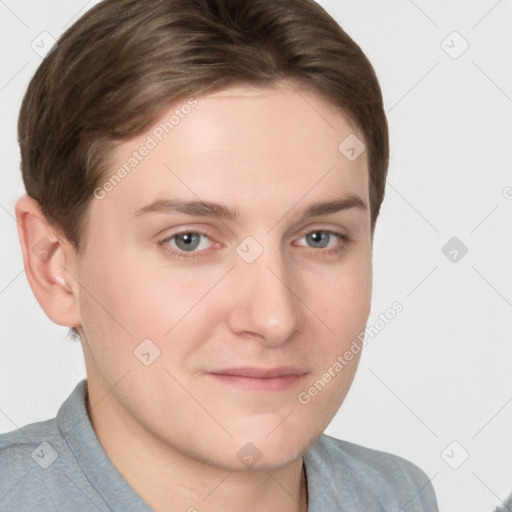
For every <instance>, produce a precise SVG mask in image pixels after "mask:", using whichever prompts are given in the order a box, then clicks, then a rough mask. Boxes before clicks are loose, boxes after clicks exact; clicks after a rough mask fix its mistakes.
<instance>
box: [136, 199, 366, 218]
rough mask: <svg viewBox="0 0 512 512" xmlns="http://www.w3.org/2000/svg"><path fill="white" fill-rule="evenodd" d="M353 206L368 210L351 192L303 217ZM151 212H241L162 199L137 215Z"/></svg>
mask: <svg viewBox="0 0 512 512" xmlns="http://www.w3.org/2000/svg"><path fill="white" fill-rule="evenodd" d="M351 208H357V209H359V210H361V211H366V210H367V209H368V207H367V206H366V203H365V202H364V201H363V200H362V199H361V198H360V197H359V196H357V195H355V194H349V195H347V196H346V197H343V198H340V199H335V200H332V201H323V202H320V203H315V204H312V205H310V206H308V207H307V208H306V209H305V210H304V213H303V214H302V217H303V218H307V217H316V216H318V215H328V214H331V213H336V212H339V211H343V210H348V209H351ZM149 213H165V214H170V213H185V214H187V215H197V216H201V217H218V218H221V219H227V220H236V219H238V217H239V213H238V211H236V210H232V209H231V208H229V207H228V206H226V205H223V204H219V203H214V202H211V201H182V200H177V199H175V200H173V199H160V200H157V201H154V202H152V203H150V204H148V205H146V206H143V207H142V208H140V209H139V210H137V211H136V212H135V216H136V217H140V216H143V215H146V214H149Z"/></svg>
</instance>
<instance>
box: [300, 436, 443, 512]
mask: <svg viewBox="0 0 512 512" xmlns="http://www.w3.org/2000/svg"><path fill="white" fill-rule="evenodd" d="M305 460H306V461H307V462H309V466H310V468H311V469H313V470H314V471H316V472H319V473H320V474H321V475H322V478H323V481H324V482H326V481H329V482H331V484H330V485H331V488H330V489H329V490H327V492H329V491H331V492H333V493H338V492H341V493H343V492H345V490H344V488H345V487H347V488H349V487H350V493H351V498H352V499H353V502H354V503H355V504H357V505H359V506H361V505H362V504H368V505H367V506H369V505H370V504H371V503H373V504H378V505H379V506H380V508H375V510H393V509H395V507H398V508H396V510H402V511H403V512H405V511H418V512H419V511H429V512H436V511H437V510H438V508H437V501H436V497H435V493H434V489H433V487H432V484H431V482H430V479H429V478H428V477H427V475H426V474H425V473H424V472H423V471H422V470H421V469H420V468H418V467H417V466H416V465H415V464H413V463H412V462H409V461H408V460H406V459H404V458H402V457H399V456H397V455H393V454H391V453H386V452H382V451H378V450H373V449H370V448H366V447H364V446H360V445H357V444H354V443H349V442H347V441H342V440H339V439H335V438H333V437H330V436H328V435H325V434H322V435H321V436H320V437H319V438H318V440H317V442H316V443H315V444H314V445H313V446H312V447H311V449H310V450H309V451H308V452H307V454H306V455H305ZM306 467H307V466H306ZM308 478H309V472H308ZM363 495H364V496H363ZM346 501H347V499H345V502H346Z"/></svg>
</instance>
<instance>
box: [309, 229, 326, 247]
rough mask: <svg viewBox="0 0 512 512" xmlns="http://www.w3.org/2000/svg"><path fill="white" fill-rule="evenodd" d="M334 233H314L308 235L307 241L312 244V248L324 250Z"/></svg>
mask: <svg viewBox="0 0 512 512" xmlns="http://www.w3.org/2000/svg"><path fill="white" fill-rule="evenodd" d="M331 235H332V233H329V232H328V231H312V232H311V233H308V234H307V235H306V237H305V238H306V240H307V242H308V243H310V244H311V247H314V248H316V249H324V248H325V247H327V246H328V245H329V241H330V237H331Z"/></svg>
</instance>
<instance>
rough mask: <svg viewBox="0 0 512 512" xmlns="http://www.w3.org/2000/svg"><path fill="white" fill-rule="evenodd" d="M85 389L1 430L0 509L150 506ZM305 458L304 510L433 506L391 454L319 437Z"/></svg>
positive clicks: (423, 485) (415, 511) (408, 466)
mask: <svg viewBox="0 0 512 512" xmlns="http://www.w3.org/2000/svg"><path fill="white" fill-rule="evenodd" d="M86 393H87V381H86V380H85V379H84V380H82V381H81V382H80V383H78V384H77V386H76V387H75V389H74V391H73V392H72V393H71V395H70V396H69V397H68V398H67V399H66V401H65V402H64V403H63V404H62V406H61V407H60V409H59V411H58V413H57V416H56V418H53V419H51V420H48V421H42V422H38V423H32V424H30V425H26V426H25V427H22V428H20V429H18V430H14V431H12V432H8V433H6V434H2V435H0V511H56V510H59V511H69V510H73V511H76V512H81V511H84V512H85V511H87V512H90V511H96V510H101V511H120V512H121V511H122V512H135V511H137V512H150V511H151V510H152V508H151V507H150V506H149V505H148V504H147V503H145V502H144V501H143V500H142V498H141V497H140V496H139V495H138V494H137V493H136V492H135V491H134V489H133V488H132V487H131V486H130V485H129V484H128V482H127V481H126V480H125V479H124V478H123V476H122V475H121V474H120V473H119V472H118V470H117V469H116V467H115V466H114V465H113V464H112V462H111V461H110V459H109V457H108V455H107V454H106V452H105V451H104V450H103V447H102V446H101V444H100V442H99V440H98V438H97V437H96V433H95V431H94V429H93V427H92V424H91V422H90V419H89V416H88V414H87V409H86V402H85V400H86ZM303 461H304V466H305V469H306V476H307V483H308V494H309V508H308V512H340V511H366V512H373V511H393V512H398V511H400V512H420V511H428V512H434V511H437V510H438V508H437V502H436V497H435V494H434V490H433V488H432V485H431V483H430V481H429V479H428V478H427V476H426V475H425V474H424V473H423V472H422V471H421V470H420V469H419V468H417V467H416V466H415V465H414V464H412V463H410V462H408V461H406V460H404V459H402V458H400V457H397V456H395V455H391V454H389V453H384V452H379V451H375V450H370V449H368V448H364V447H362V446H358V445H356V444H352V443H348V442H345V441H340V440H338V439H334V438H332V437H329V436H327V435H325V434H323V435H321V436H320V437H319V438H318V440H317V442H316V443H315V444H314V446H312V447H311V448H310V449H309V450H308V451H307V452H306V453H305V454H304V458H303ZM191 505H192V506H193V504H191ZM199 508H200V507H199Z"/></svg>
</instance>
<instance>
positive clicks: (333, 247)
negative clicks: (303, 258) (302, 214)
mask: <svg viewBox="0 0 512 512" xmlns="http://www.w3.org/2000/svg"><path fill="white" fill-rule="evenodd" d="M301 240H305V241H306V243H307V245H308V246H309V247H311V248H313V249H330V250H327V251H325V252H327V253H334V252H339V251H341V250H342V249H343V248H344V247H345V245H347V244H348V243H349V242H350V239H349V237H348V236H347V235H344V234H342V233H338V232H336V231H329V230H322V229H316V230H314V231H310V232H309V233H307V234H306V235H305V236H303V237H302V238H300V239H299V242H300V241H301ZM300 245H302V244H300Z"/></svg>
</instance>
